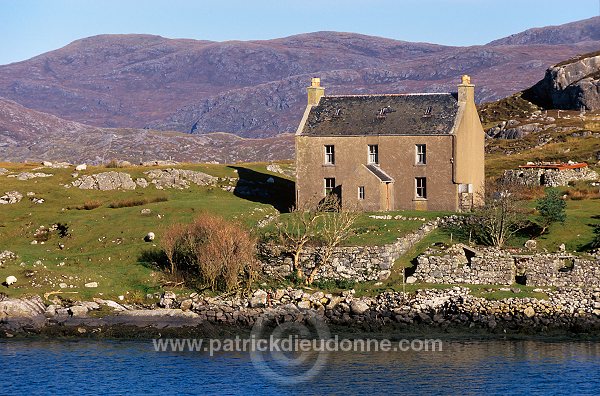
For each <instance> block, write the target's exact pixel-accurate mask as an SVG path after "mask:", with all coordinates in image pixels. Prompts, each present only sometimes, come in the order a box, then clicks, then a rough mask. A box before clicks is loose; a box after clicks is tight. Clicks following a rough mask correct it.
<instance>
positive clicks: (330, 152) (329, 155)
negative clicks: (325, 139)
mask: <svg viewBox="0 0 600 396" xmlns="http://www.w3.org/2000/svg"><path fill="white" fill-rule="evenodd" d="M333 164H335V148H334V147H333V145H331V146H325V165H333Z"/></svg>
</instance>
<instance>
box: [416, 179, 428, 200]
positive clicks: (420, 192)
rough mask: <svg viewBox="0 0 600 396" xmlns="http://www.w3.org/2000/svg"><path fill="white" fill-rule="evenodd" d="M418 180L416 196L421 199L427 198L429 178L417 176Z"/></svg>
mask: <svg viewBox="0 0 600 396" xmlns="http://www.w3.org/2000/svg"><path fill="white" fill-rule="evenodd" d="M415 181H416V186H417V188H416V197H417V198H421V199H426V198H427V179H426V178H424V177H417V178H415Z"/></svg>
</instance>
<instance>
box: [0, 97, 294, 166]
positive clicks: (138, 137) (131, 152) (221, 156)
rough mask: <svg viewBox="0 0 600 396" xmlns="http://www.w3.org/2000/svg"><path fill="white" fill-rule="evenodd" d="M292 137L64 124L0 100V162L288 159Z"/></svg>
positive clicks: (291, 146)
mask: <svg viewBox="0 0 600 396" xmlns="http://www.w3.org/2000/svg"><path fill="white" fill-rule="evenodd" d="M293 141H294V137H293V135H280V136H277V137H273V138H269V139H243V138H240V137H238V136H235V135H232V134H228V133H210V134H206V135H203V136H196V135H189V134H183V133H176V132H159V131H150V130H145V129H108V128H98V127H92V126H88V125H84V124H80V123H77V122H73V121H66V120H63V119H60V118H58V117H55V116H53V115H50V114H45V113H41V112H38V111H34V110H30V109H27V108H25V107H23V106H21V105H19V104H17V103H16V102H13V101H10V100H6V99H3V98H0V160H2V161H41V160H52V161H54V160H56V161H70V162H75V163H77V162H87V163H89V164H99V163H103V162H108V160H110V159H113V158H116V159H120V160H129V161H131V162H138V161H140V160H142V161H150V160H165V159H173V160H176V161H184V162H221V163H235V162H238V161H268V160H279V159H289V158H292V157H293V150H294V145H293Z"/></svg>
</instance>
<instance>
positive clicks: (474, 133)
mask: <svg viewBox="0 0 600 396" xmlns="http://www.w3.org/2000/svg"><path fill="white" fill-rule="evenodd" d="M474 95H475V87H474V86H473V85H471V84H461V85H459V86H458V101H459V106H460V107H459V113H458V117H457V120H458V123H457V125H455V129H454V135H455V141H454V151H455V153H454V163H455V169H454V171H455V173H454V181H455V182H456V183H459V184H461V183H462V184H472V185H473V202H474V204H475V205H481V204H483V201H484V187H485V166H484V164H485V158H484V157H485V152H484V151H485V132H484V130H483V127H482V125H481V121H480V120H479V114H478V113H477V107H476V106H475V101H474Z"/></svg>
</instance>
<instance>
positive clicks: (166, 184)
mask: <svg viewBox="0 0 600 396" xmlns="http://www.w3.org/2000/svg"><path fill="white" fill-rule="evenodd" d="M144 174H145V175H146V176H148V178H149V179H152V180H151V182H150V183H152V184H154V186H155V187H156V188H157V189H158V190H163V189H165V188H178V189H184V188H188V187H189V186H190V183H194V184H196V185H198V186H209V185H214V184H216V183H217V181H218V180H219V179H218V178H216V177H214V176H211V175H207V174H206V173H203V172H197V171H192V170H187V169H173V168H169V169H153V170H150V171H147V172H144ZM138 184H139V180H138Z"/></svg>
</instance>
